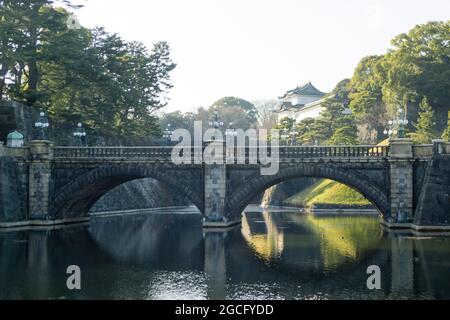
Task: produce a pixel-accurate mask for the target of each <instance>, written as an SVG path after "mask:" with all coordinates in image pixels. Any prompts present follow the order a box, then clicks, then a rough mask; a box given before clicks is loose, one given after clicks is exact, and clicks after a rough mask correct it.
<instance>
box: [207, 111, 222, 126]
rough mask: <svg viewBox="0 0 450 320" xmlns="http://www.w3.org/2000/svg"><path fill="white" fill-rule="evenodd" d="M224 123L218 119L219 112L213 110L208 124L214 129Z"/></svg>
mask: <svg viewBox="0 0 450 320" xmlns="http://www.w3.org/2000/svg"><path fill="white" fill-rule="evenodd" d="M223 125H224V123H223V122H222V121H219V112H218V111H217V110H215V111H214V115H213V120H212V121H210V122H209V126H210V127H211V128H214V129H219V128H221V127H223Z"/></svg>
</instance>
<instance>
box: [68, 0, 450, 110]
mask: <svg viewBox="0 0 450 320" xmlns="http://www.w3.org/2000/svg"><path fill="white" fill-rule="evenodd" d="M80 1H81V2H80ZM77 3H81V4H84V5H85V7H84V8H83V9H81V10H77V11H76V14H77V15H78V17H79V20H80V22H81V24H82V25H83V26H85V27H94V26H104V27H105V28H106V29H107V30H108V31H110V32H117V33H119V34H120V35H121V36H122V37H124V38H125V39H127V40H138V41H141V42H144V43H145V44H146V45H147V46H148V47H151V46H152V44H153V43H155V42H156V41H159V40H165V41H168V42H169V44H170V46H171V48H172V58H173V60H174V61H175V62H176V63H177V64H178V66H177V68H176V69H175V70H174V71H173V73H172V79H173V84H174V88H173V89H172V90H171V91H170V93H169V98H170V101H169V105H168V106H167V107H166V108H165V109H164V110H165V111H173V110H177V109H179V110H183V111H187V110H192V109H194V108H196V107H199V106H205V107H207V106H209V105H211V104H212V103H213V102H214V101H215V100H217V99H219V98H221V97H223V96H229V95H232V96H238V97H241V98H244V99H247V100H250V101H252V100H256V99H275V98H277V97H278V96H280V95H281V94H283V93H284V92H285V91H286V90H288V89H292V88H294V87H295V86H296V85H298V84H302V83H304V82H308V81H312V82H313V84H314V85H315V86H316V87H317V88H318V89H320V90H322V91H326V92H328V91H330V90H332V89H333V87H334V85H335V84H336V83H337V82H338V81H339V80H342V79H344V78H346V77H351V75H352V73H353V69H354V68H355V66H356V65H357V63H358V61H359V60H360V59H361V58H362V57H364V56H366V55H370V54H381V53H384V52H386V50H387V49H388V47H389V41H390V39H391V38H393V37H394V36H395V35H397V34H399V33H403V32H407V31H408V30H409V29H411V28H412V27H414V26H415V25H416V24H421V23H425V22H427V21H430V20H448V19H450V1H448V0H427V1H423V0H367V1H364V0H272V1H268V0H267V1H266V0H126V1H123V0H89V1H83V0H79V1H78V2H77Z"/></svg>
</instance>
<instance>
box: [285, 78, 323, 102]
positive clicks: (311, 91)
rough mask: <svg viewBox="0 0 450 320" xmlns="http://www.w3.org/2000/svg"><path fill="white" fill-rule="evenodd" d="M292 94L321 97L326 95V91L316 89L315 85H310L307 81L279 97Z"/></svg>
mask: <svg viewBox="0 0 450 320" xmlns="http://www.w3.org/2000/svg"><path fill="white" fill-rule="evenodd" d="M292 95H305V96H317V97H323V96H324V95H326V93H324V92H322V91H320V90H318V89H317V88H316V87H314V86H313V85H312V83H311V82H308V83H307V84H305V85H303V86H300V87H297V88H295V89H292V90H289V91H287V92H286V93H285V94H284V96H282V97H280V99H284V98H286V97H289V96H292Z"/></svg>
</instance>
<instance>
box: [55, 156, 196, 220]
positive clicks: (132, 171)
mask: <svg viewBox="0 0 450 320" xmlns="http://www.w3.org/2000/svg"><path fill="white" fill-rule="evenodd" d="M145 178H151V179H154V180H155V181H158V183H160V184H161V185H162V186H164V187H165V188H167V190H169V192H173V193H175V194H177V195H179V196H180V197H183V198H184V199H187V201H189V202H190V203H192V204H193V205H195V206H196V207H197V208H198V209H199V210H200V211H201V210H202V209H203V202H202V197H201V193H202V190H200V189H199V188H195V186H193V182H192V181H189V180H187V179H185V178H183V176H176V175H174V174H170V173H169V172H164V174H163V173H162V171H161V170H160V168H157V167H155V166H144V165H142V166H139V165H123V166H101V167H98V168H95V169H93V170H90V171H88V172H87V173H84V174H83V175H81V176H79V177H78V178H76V179H75V180H73V181H72V182H70V183H68V184H67V185H65V186H64V187H62V188H61V190H59V192H57V193H56V195H55V197H54V198H53V199H52V202H51V207H50V214H51V216H52V218H55V219H70V218H78V217H84V216H86V215H87V214H88V213H89V211H90V209H91V208H92V206H93V205H94V204H95V203H96V202H97V201H98V200H99V199H100V198H102V197H103V196H105V195H106V194H107V193H108V192H110V191H111V190H113V189H115V188H116V187H118V186H121V185H123V184H125V183H127V182H130V181H138V180H140V179H145Z"/></svg>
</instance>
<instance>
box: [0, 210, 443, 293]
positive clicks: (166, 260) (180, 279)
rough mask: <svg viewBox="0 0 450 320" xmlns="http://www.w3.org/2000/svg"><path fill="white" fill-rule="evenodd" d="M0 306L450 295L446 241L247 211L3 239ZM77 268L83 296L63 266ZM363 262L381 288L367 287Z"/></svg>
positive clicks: (103, 222) (111, 221) (123, 221)
mask: <svg viewBox="0 0 450 320" xmlns="http://www.w3.org/2000/svg"><path fill="white" fill-rule="evenodd" d="M0 248H2V249H1V250H0V299H11V298H44V299H47V298H51V299H57V298H104V299H119V298H122V299H124V298H126V299H130V298H135V299H223V298H228V299H231V298H246V299H256V298H261V299H263V298H264V299H329V298H337V299H352V298H365V299H384V298H411V297H415V298H450V287H449V283H450V275H449V274H448V272H447V271H448V267H449V266H450V239H449V238H432V237H427V238H413V237H410V236H408V235H395V234H388V233H386V232H384V231H383V230H381V228H380V226H379V224H378V219H377V217H367V216H361V217H358V216H347V217H345V216H340V217H336V216H334V217H314V216H311V215H302V214H299V213H296V212H273V211H270V210H269V211H267V210H266V211H262V210H259V211H258V210H253V209H251V210H249V212H248V213H246V214H245V216H244V219H243V224H242V227H238V228H234V229H232V230H229V231H226V232H225V231H221V232H214V231H207V230H204V229H203V228H202V221H201V216H200V215H198V214H196V213H195V212H193V211H190V210H187V209H183V210H180V211H179V212H178V214H177V212H174V211H173V209H172V210H170V211H168V210H162V211H161V212H159V214H158V212H154V213H152V214H141V215H128V216H117V217H108V218H94V219H92V221H91V223H90V224H89V225H86V226H78V227H68V228H63V229H55V230H42V231H37V230H35V231H16V232H11V231H10V232H7V233H6V232H3V233H0ZM71 264H77V265H79V266H80V267H81V269H82V275H83V278H82V281H83V282H82V290H81V291H79V292H69V291H67V290H66V288H65V282H66V276H67V275H66V274H65V268H66V267H67V266H68V265H71ZM369 265H378V266H380V268H381V270H382V290H379V291H370V290H368V289H367V287H366V280H367V277H368V275H367V274H366V269H367V267H368V266H369Z"/></svg>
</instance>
